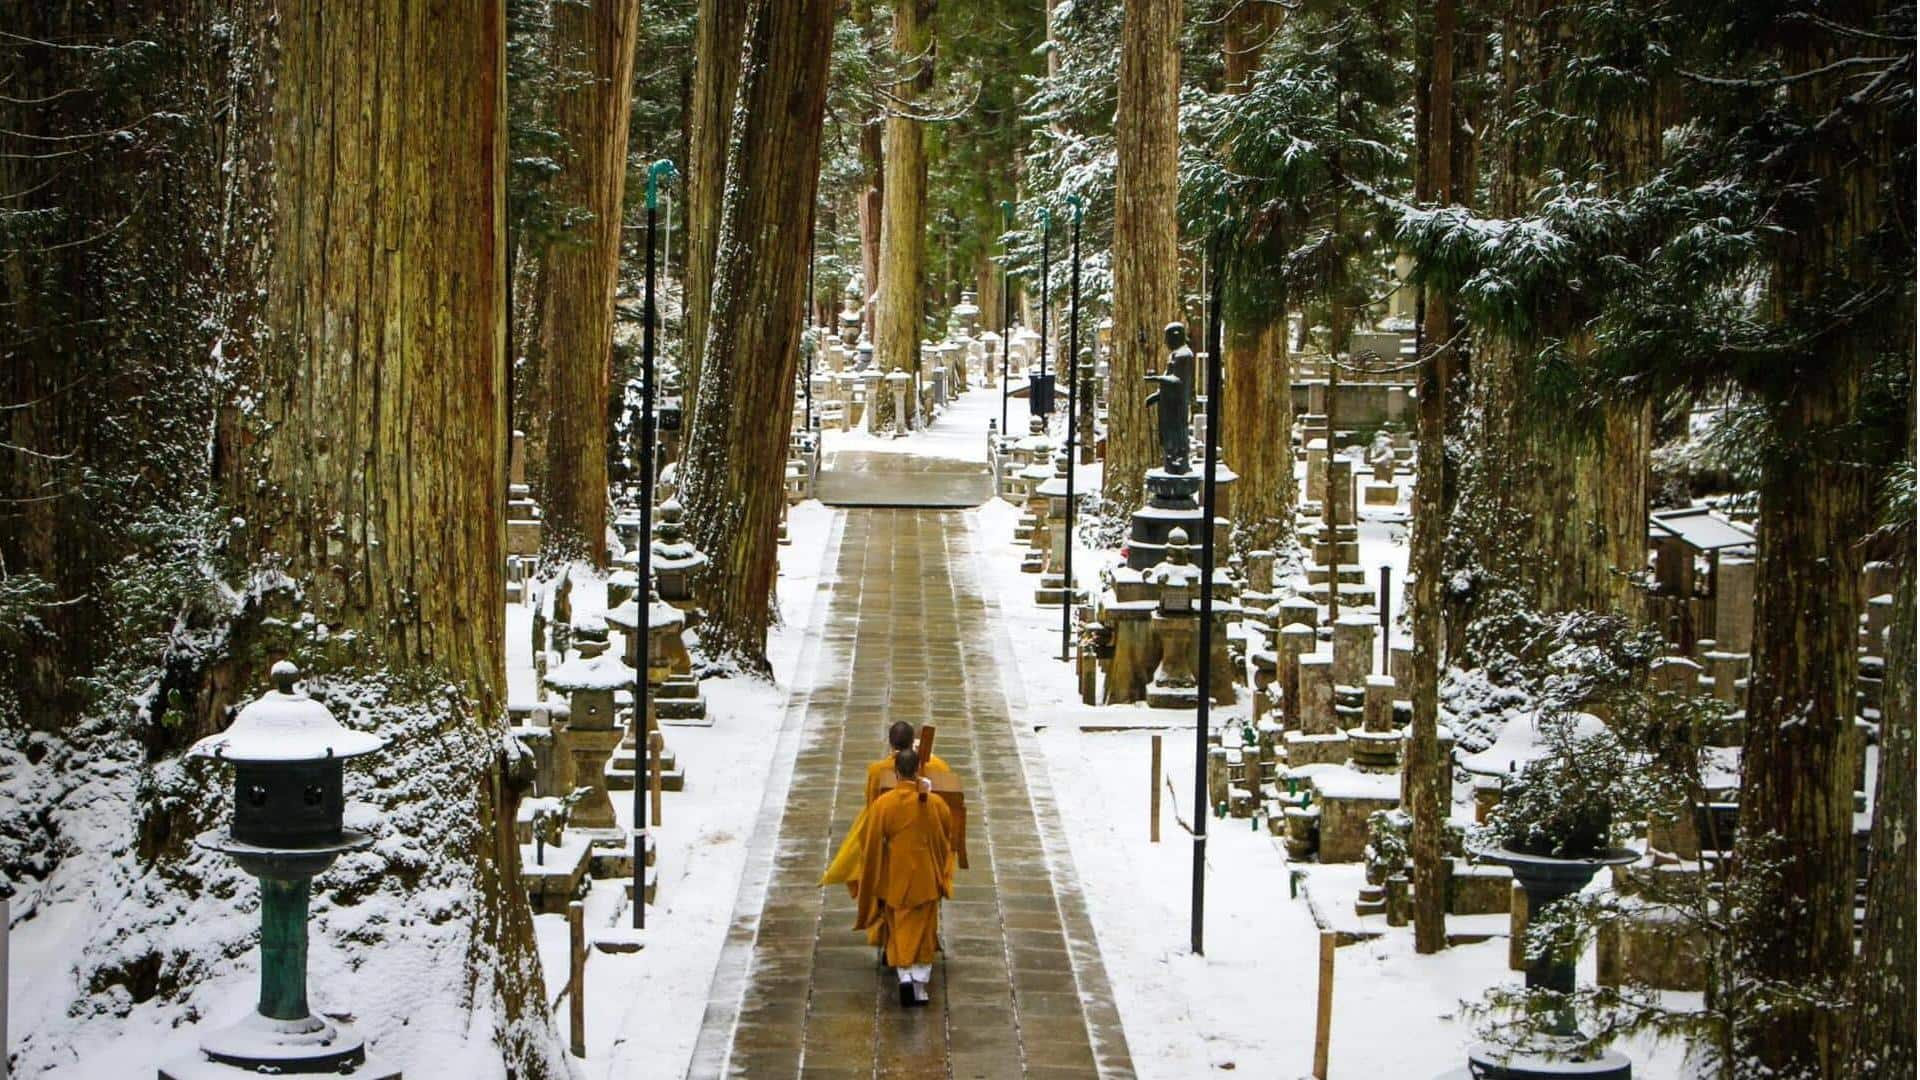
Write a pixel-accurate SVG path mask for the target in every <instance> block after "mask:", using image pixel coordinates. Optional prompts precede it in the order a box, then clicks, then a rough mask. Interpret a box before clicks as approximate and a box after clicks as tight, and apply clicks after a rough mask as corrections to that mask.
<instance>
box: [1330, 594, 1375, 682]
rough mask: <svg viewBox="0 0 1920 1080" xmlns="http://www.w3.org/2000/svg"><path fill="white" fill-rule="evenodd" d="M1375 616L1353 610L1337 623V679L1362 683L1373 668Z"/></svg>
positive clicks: (1334, 646)
mask: <svg viewBox="0 0 1920 1080" xmlns="http://www.w3.org/2000/svg"><path fill="white" fill-rule="evenodd" d="M1373 630H1374V616H1372V615H1362V614H1360V613H1359V612H1352V613H1349V614H1344V615H1341V616H1340V618H1339V620H1338V621H1336V622H1335V623H1334V624H1333V682H1334V685H1335V686H1355V687H1357V686H1362V685H1364V684H1365V681H1366V678H1367V673H1368V672H1370V671H1372V670H1373Z"/></svg>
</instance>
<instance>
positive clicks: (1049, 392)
mask: <svg viewBox="0 0 1920 1080" xmlns="http://www.w3.org/2000/svg"><path fill="white" fill-rule="evenodd" d="M1052 288H1053V211H1051V210H1049V209H1047V208H1046V207H1044V206H1043V207H1041V208H1040V370H1039V372H1038V373H1036V374H1035V375H1034V376H1033V377H1032V378H1031V379H1029V380H1028V381H1027V407H1028V411H1030V412H1031V413H1032V414H1033V415H1034V416H1048V415H1051V414H1052V413H1053V380H1051V379H1049V378H1048V377H1047V335H1048V334H1049V333H1050V330H1049V325H1050V324H1049V321H1048V318H1049V315H1050V312H1049V311H1048V310H1047V309H1048V307H1049V306H1050V305H1051V304H1052V298H1053V294H1052Z"/></svg>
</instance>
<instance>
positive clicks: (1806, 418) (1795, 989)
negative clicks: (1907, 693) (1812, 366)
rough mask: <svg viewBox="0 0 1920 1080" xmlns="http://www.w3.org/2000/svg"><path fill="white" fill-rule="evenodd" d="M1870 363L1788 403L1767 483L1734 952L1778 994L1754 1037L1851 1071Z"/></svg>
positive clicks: (1770, 1049) (1791, 1061)
mask: <svg viewBox="0 0 1920 1080" xmlns="http://www.w3.org/2000/svg"><path fill="white" fill-rule="evenodd" d="M1836 359H1838V358H1836ZM1841 363H1842V364H1844V363H1845V362H1844V360H1842V361H1841ZM1858 372H1859V369H1858V368H1857V367H1853V368H1852V369H1851V370H1848V368H1847V367H1846V366H1841V367H1840V370H1837V371H1834V372H1833V373H1832V376H1831V377H1830V381H1828V382H1826V384H1825V385H1821V384H1820V382H1819V381H1814V380H1810V381H1809V382H1808V383H1807V384H1805V385H1804V387H1803V389H1802V391H1801V392H1800V393H1799V394H1797V395H1796V397H1795V399H1794V400H1793V401H1791V402H1790V403H1788V404H1787V406H1786V407H1785V408H1784V409H1783V411H1782V414H1781V415H1780V416H1779V418H1778V424H1779V432H1780V435H1779V438H1780V444H1781V449H1780V450H1778V451H1776V455H1775V456H1774V457H1773V458H1772V460H1770V461H1769V463H1768V464H1767V465H1766V466H1765V469H1764V476H1763V480H1762V486H1761V489H1760V529H1759V537H1758V544H1757V547H1758V549H1759V560H1758V565H1757V567H1756V571H1757V574H1756V576H1757V579H1758V581H1757V587H1758V597H1757V600H1756V603H1755V607H1754V643H1753V679H1752V683H1751V685H1750V687H1749V689H1748V696H1747V740H1746V748H1745V752H1744V754H1743V755H1742V761H1741V765H1742V769H1741V786H1740V831H1739V842H1738V845H1737V848H1738V854H1737V857H1736V861H1735V864H1734V865H1735V866H1736V868H1737V870H1736V872H1737V873H1738V874H1739V876H1740V877H1741V878H1742V879H1743V880H1742V888H1741V890H1740V893H1739V896H1740V899H1741V900H1742V901H1743V903H1744V905H1745V906H1744V907H1743V908H1742V909H1741V910H1740V911H1739V912H1738V913H1737V914H1738V919H1737V923H1736V925H1737V929H1736V934H1737V949H1736V956H1737V960H1738V963H1739V968H1740V975H1741V976H1742V978H1743V980H1745V981H1746V982H1747V984H1748V986H1749V987H1750V988H1751V989H1753V990H1756V991H1757V992H1758V993H1760V994H1761V995H1763V996H1765V997H1766V998H1767V999H1768V1007H1767V1009H1766V1012H1765V1019H1764V1021H1760V1019H1759V1017H1755V1021H1756V1022H1755V1023H1753V1024H1752V1026H1751V1029H1750V1030H1749V1031H1748V1032H1747V1036H1748V1039H1747V1045H1748V1048H1749V1050H1750V1051H1751V1053H1752V1054H1753V1055H1754V1058H1755V1060H1756V1061H1760V1062H1764V1063H1766V1064H1767V1065H1768V1066H1770V1067H1772V1068H1774V1069H1775V1070H1776V1071H1777V1073H1778V1075H1784V1076H1797V1075H1802V1074H1806V1075H1820V1076H1833V1075H1838V1073H1837V1071H1836V1070H1837V1067H1838V1059H1837V1051H1838V1050H1839V1048H1840V1039H1839V1036H1840V1030H1839V1024H1840V1021H1841V1016H1840V1014H1839V1012H1838V1011H1837V1009H1836V1008H1835V1004H1834V1003H1835V1002H1837V1001H1838V1000H1840V998H1841V997H1842V996H1843V995H1842V989H1843V986H1844V983H1843V981H1842V980H1844V979H1845V978H1846V976H1847V974H1848V971H1849V969H1850V967H1851V964H1852V960H1853V896H1854V872H1855V871H1854V858H1855V851H1854V839H1853V765H1854V761H1853V753H1854V751H1853V744H1852V732H1853V676H1854V667H1855V664H1856V662H1857V661H1856V660H1855V656H1854V645H1855V638H1856V634H1857V631H1856V628H1855V621H1856V617H1857V615H1858V607H1857V601H1858V596H1857V592H1858V589H1859V584H1858V583H1859V578H1860V572H1861V558H1860V554H1859V545H1860V541H1861V539H1862V537H1863V536H1864V535H1865V533H1866V526H1867V524H1868V518H1867V512H1866V486H1865V483H1864V478H1863V477H1862V475H1861V474H1860V470H1859V469H1858V468H1857V467H1856V466H1855V465H1853V464H1852V463H1850V462H1848V461H1845V460H1840V457H1841V455H1840V454H1839V452H1838V450H1839V445H1840V439H1841V432H1842V431H1843V430H1844V428H1845V425H1846V424H1847V422H1848V421H1849V420H1850V419H1851V417H1852V416H1853V413H1854V410H1855V406H1856V404H1857V401H1858V395H1859V373H1858ZM1786 448H1791V449H1786ZM1802 994H1805V995H1806V996H1805V997H1802V996H1801V995H1802Z"/></svg>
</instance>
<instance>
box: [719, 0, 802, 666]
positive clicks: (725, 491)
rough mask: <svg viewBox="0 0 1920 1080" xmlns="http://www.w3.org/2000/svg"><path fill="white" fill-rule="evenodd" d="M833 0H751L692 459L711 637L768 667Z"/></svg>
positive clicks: (724, 652) (728, 654) (728, 653)
mask: <svg viewBox="0 0 1920 1080" xmlns="http://www.w3.org/2000/svg"><path fill="white" fill-rule="evenodd" d="M834 13H835V4H834V3H833V0H755V2H754V3H753V4H752V6H751V8H750V9H749V13H748V19H747V46H746V50H747V55H746V60H745V63H744V66H743V69H742V75H741V82H740V97H739V106H738V108H737V109H736V111H735V117H736V119H737V120H738V121H739V122H738V123H737V124H735V130H734V132H733V139H732V147H731V149H730V151H729V153H728V159H727V172H728V175H730V176H732V177H735V178H736V179H735V181H734V182H733V183H731V184H729V185H728V187H727V198H726V203H725V205H724V206H723V208H722V212H721V217H720V243H719V247H718V253H719V254H718V259H717V261H716V262H715V264H714V284H713V314H712V318H711V320H710V322H709V323H708V327H707V348H706V370H705V371H704V373H703V374H702V376H701V380H700V397H701V404H700V408H699V411H698V412H697V413H696V414H695V423H694V428H693V430H692V432H691V434H690V436H689V438H688V442H687V453H686V458H685V470H686V472H685V474H684V475H685V485H686V487H685V493H684V494H685V501H686V504H687V520H688V521H690V522H691V523H692V524H693V532H694V539H695V541H696V543H697V544H698V546H699V547H700V548H701V549H702V550H704V551H706V552H707V553H708V554H709V555H710V556H711V558H712V564H711V574H712V576H711V578H710V579H709V582H708V588H707V589H706V592H705V594H706V596H707V603H708V607H709V611H708V616H709V619H708V622H707V624H706V625H705V626H704V627H703V628H702V631H701V639H702V643H703V644H704V645H705V646H706V647H707V648H708V649H710V650H711V651H712V652H713V654H714V655H716V656H718V657H721V658H725V659H729V660H733V661H735V662H739V663H743V664H746V665H748V666H751V667H753V668H756V669H759V670H765V668H766V638H767V627H768V624H769V621H770V619H771V617H772V601H773V586H774V577H775V571H776V565H775V554H776V551H777V548H776V536H777V530H778V528H779V523H780V515H781V512H782V509H783V507H784V505H785V499H786V495H785V490H784V482H783V480H782V477H783V476H784V473H785V461H786V453H787V437H788V435H789V434H790V428H791V426H792V415H793V380H794V369H795V366H796V365H797V363H798V360H799V332H800V327H799V324H798V322H797V321H796V320H795V319H794V312H795V310H796V308H795V305H796V304H797V302H798V298H799V295H800V293H801V292H802V291H803V290H804V289H805V287H806V285H805V282H806V271H807V208H808V207H810V206H812V205H813V199H814V194H815V190H816V187H817V185H818V182H819V173H820V137H821V127H822V120H823V116H824V110H825V106H826V88H827V59H828V55H829V52H830V45H831V43H832V37H833V21H834Z"/></svg>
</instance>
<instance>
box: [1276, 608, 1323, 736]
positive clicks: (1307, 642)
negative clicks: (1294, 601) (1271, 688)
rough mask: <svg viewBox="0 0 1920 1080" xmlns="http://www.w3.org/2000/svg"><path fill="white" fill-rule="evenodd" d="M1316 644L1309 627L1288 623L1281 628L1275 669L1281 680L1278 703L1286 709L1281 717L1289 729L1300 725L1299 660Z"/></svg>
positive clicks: (1311, 628) (1311, 650) (1311, 629)
mask: <svg viewBox="0 0 1920 1080" xmlns="http://www.w3.org/2000/svg"><path fill="white" fill-rule="evenodd" d="M1316 644H1317V642H1316V641H1315V639H1314V635H1313V627H1311V626H1307V625H1304V624H1302V623H1289V624H1287V625H1286V626H1283V627H1281V628H1280V635H1279V644H1278V646H1277V648H1276V650H1275V651H1276V654H1277V657H1276V659H1275V661H1274V667H1275V670H1276V673H1277V675H1278V677H1279V680H1280V700H1281V702H1282V704H1283V705H1284V706H1285V708H1284V710H1283V713H1282V715H1284V716H1285V717H1286V719H1287V725H1288V726H1289V727H1293V728H1299V727H1300V724H1301V720H1300V715H1301V707H1300V658H1301V657H1303V656H1306V655H1308V654H1310V653H1312V652H1313V649H1314V646H1315V645H1316Z"/></svg>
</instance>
